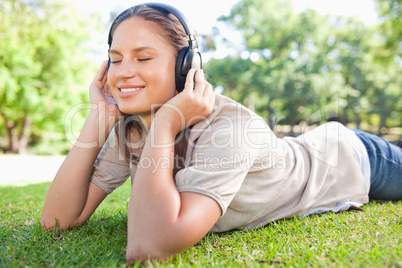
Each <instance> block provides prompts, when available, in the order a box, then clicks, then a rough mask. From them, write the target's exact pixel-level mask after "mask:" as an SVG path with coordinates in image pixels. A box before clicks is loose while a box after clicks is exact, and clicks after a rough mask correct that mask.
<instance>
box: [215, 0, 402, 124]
mask: <svg viewBox="0 0 402 268" xmlns="http://www.w3.org/2000/svg"><path fill="white" fill-rule="evenodd" d="M379 2H381V1H379ZM385 2H387V3H388V4H387V5H385V7H386V8H384V9H383V10H390V9H389V8H388V9H387V7H390V6H392V7H393V9H392V16H388V15H383V16H385V17H387V18H389V17H391V18H392V23H393V24H392V25H393V27H399V28H402V27H401V25H400V21H401V19H400V18H401V17H400V16H399V17H398V16H395V14H399V13H400V7H401V5H400V0H387V1H385ZM395 8H397V9H399V11H395V10H394V9H395ZM398 12H399V13H398ZM382 14H385V13H382ZM220 20H221V21H223V22H225V23H226V24H227V25H229V26H233V27H234V28H235V29H237V30H238V31H239V32H240V33H241V34H242V36H243V37H244V49H243V51H239V53H238V55H235V56H230V57H227V58H225V59H221V60H212V61H210V62H208V65H207V69H209V68H211V69H212V70H211V72H208V73H209V77H210V78H212V82H216V84H215V85H216V86H222V87H223V88H224V92H225V94H226V95H229V96H231V97H232V98H234V99H235V100H237V101H240V102H242V103H243V104H245V105H248V104H249V103H250V102H255V104H256V105H255V106H256V110H257V112H258V113H259V114H261V115H268V123H269V125H270V127H271V128H273V127H274V126H275V124H276V123H277V122H278V121H280V123H281V124H290V125H294V124H300V122H301V121H309V122H308V123H312V122H315V121H317V122H318V121H325V120H333V117H337V118H336V120H339V121H341V122H342V123H344V124H348V123H350V122H353V121H354V123H355V125H356V126H357V127H359V126H360V124H361V121H362V120H365V123H370V124H373V123H374V124H379V129H382V128H383V127H384V126H387V122H388V123H389V124H390V125H395V122H398V118H401V115H400V112H398V109H399V110H400V107H401V105H402V104H401V100H400V99H401V98H400V95H401V86H400V85H401V79H400V78H399V76H398V75H397V74H398V73H400V70H401V66H402V64H401V63H402V60H401V57H400V56H399V54H397V53H394V52H395V51H396V52H398V51H399V52H400V50H401V48H402V45H401V39H400V36H401V35H398V34H396V35H384V33H386V32H390V30H389V29H388V30H385V29H384V27H385V25H388V24H383V25H382V28H380V29H378V28H377V27H376V26H375V25H374V26H370V27H369V26H367V25H364V24H363V23H362V22H361V21H359V20H357V19H353V18H342V17H331V16H323V15H320V14H319V13H317V12H315V11H313V10H306V11H304V12H301V13H295V12H293V10H292V6H291V2H290V1H289V0H242V1H239V2H238V3H237V4H236V5H234V6H233V8H232V10H231V13H230V14H229V15H228V16H223V17H221V18H220ZM396 24H398V26H396ZM382 32H384V33H382ZM396 32H398V30H397V31H396ZM390 36H391V37H392V38H394V39H392V38H390ZM383 40H394V41H395V42H394V41H392V42H394V43H395V44H394V47H398V49H394V50H393V51H394V52H392V53H394V54H392V55H393V57H390V53H391V50H390V49H389V48H388V47H389V41H387V42H384V41H383ZM385 43H386V45H381V44H385ZM399 52H398V53H399ZM334 103H336V111H335V110H334V105H333V104H334ZM326 109H330V110H331V112H330V113H329V114H328V113H326ZM311 115H319V116H318V117H317V118H316V119H314V118H313V117H314V116H311ZM321 115H322V116H321ZM377 115H378V116H377ZM375 118H379V120H374V119H375ZM399 122H400V121H399ZM399 125H401V124H400V123H399Z"/></svg>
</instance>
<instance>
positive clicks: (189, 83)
mask: <svg viewBox="0 0 402 268" xmlns="http://www.w3.org/2000/svg"><path fill="white" fill-rule="evenodd" d="M194 73H195V71H194V69H192V68H191V69H190V71H188V73H187V77H186V83H185V84H184V89H183V91H189V92H192V91H193V89H194Z"/></svg>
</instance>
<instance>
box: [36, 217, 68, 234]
mask: <svg viewBox="0 0 402 268" xmlns="http://www.w3.org/2000/svg"><path fill="white" fill-rule="evenodd" d="M40 224H41V225H42V229H43V230H44V231H50V232H53V231H54V230H61V231H66V230H68V229H69V228H70V225H65V224H60V221H59V220H58V219H57V218H46V217H43V216H42V217H41V218H40Z"/></svg>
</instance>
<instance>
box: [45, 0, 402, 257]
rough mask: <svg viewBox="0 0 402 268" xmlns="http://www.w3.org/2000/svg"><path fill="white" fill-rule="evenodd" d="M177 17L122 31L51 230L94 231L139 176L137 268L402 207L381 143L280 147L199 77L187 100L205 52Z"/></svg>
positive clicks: (357, 139)
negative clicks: (347, 214)
mask: <svg viewBox="0 0 402 268" xmlns="http://www.w3.org/2000/svg"><path fill="white" fill-rule="evenodd" d="M166 8H168V9H169V7H166ZM170 11H171V10H170ZM173 13H174V12H173ZM177 16H178V15H177V14H176V15H173V14H171V13H169V12H166V10H165V9H164V8H163V6H162V8H161V6H155V5H149V4H143V5H139V6H135V7H132V8H130V9H128V10H126V11H124V12H123V13H122V14H120V15H119V16H118V17H117V18H116V20H115V21H114V23H113V25H112V26H111V30H110V36H109V44H110V50H109V58H110V66H109V67H108V64H107V63H106V62H105V63H104V64H103V65H102V66H101V67H100V69H99V71H98V73H97V74H96V76H95V78H94V80H93V82H92V84H91V86H90V92H89V94H90V100H91V103H92V104H93V108H92V110H91V111H90V113H89V114H88V117H87V119H86V122H85V125H84V127H83V129H82V132H81V134H80V136H79V138H78V140H77V142H76V144H75V145H74V147H73V148H72V149H71V151H70V153H69V154H68V156H67V157H66V159H65V161H64V163H63V164H62V166H61V167H60V170H59V171H58V173H57V175H56V177H55V179H54V181H53V182H52V184H51V186H50V189H49V192H48V194H47V197H46V201H45V204H44V208H43V212H42V217H41V223H42V225H43V226H44V227H45V228H47V229H50V230H53V229H54V228H55V227H56V226H57V227H58V228H60V229H62V230H66V229H68V228H73V227H78V226H80V225H82V224H84V223H85V222H86V221H87V220H88V219H89V218H90V217H91V215H92V214H93V213H94V211H95V210H96V208H97V207H98V206H99V204H100V203H101V202H102V200H104V198H105V197H106V196H107V195H108V194H110V193H111V192H112V191H113V190H114V189H116V188H117V187H119V186H120V185H122V184H123V183H124V182H125V181H126V180H127V178H128V177H130V176H131V180H132V190H131V195H130V202H129V207H128V225H127V226H128V227H127V229H128V237H127V254H126V258H127V260H128V261H130V262H132V261H136V260H147V259H164V258H167V257H170V256H175V255H177V254H179V253H181V252H183V251H184V250H186V249H188V248H189V247H191V246H192V245H194V244H195V243H197V242H198V241H199V240H200V239H202V238H203V236H205V235H206V234H207V233H208V232H209V231H210V230H212V231H215V232H222V231H227V230H232V229H250V228H257V227H261V226H263V225H265V224H267V223H269V222H271V221H275V220H278V219H282V218H286V217H293V216H295V215H296V216H304V215H309V214H312V213H321V212H324V211H343V210H347V209H350V208H351V207H359V206H361V205H363V204H364V203H367V202H368V201H369V196H370V198H373V199H385V200H400V199H402V178H401V174H402V165H401V163H402V153H401V149H400V148H398V147H396V146H394V145H391V144H389V143H387V142H386V141H384V140H383V139H381V138H378V137H376V136H373V135H371V134H368V133H364V132H362V131H358V130H354V131H352V130H350V129H347V128H346V127H344V126H343V125H341V124H338V123H327V124H323V125H321V126H319V127H317V128H316V129H315V130H312V131H310V132H307V133H304V134H303V135H301V136H299V137H297V138H292V137H285V138H283V139H279V138H276V137H275V135H274V134H273V132H272V131H271V130H270V129H269V128H268V126H267V125H266V124H265V122H264V120H263V119H262V118H261V117H259V116H257V115H256V114H255V113H253V112H251V111H249V110H248V109H246V108H245V107H243V106H241V105H240V104H238V103H236V102H234V101H233V100H231V99H229V98H227V97H224V96H221V95H216V94H214V93H213V91H212V86H211V85H210V84H209V83H208V82H207V81H206V80H205V77H204V74H203V71H202V70H198V71H196V70H194V68H191V70H190V71H189V72H188V74H187V78H186V80H185V85H184V89H183V90H182V91H181V88H180V87H181V85H180V81H178V80H180V78H176V76H177V75H175V72H177V68H180V66H179V67H176V61H177V58H178V57H179V58H180V57H181V54H179V53H180V51H181V50H182V49H183V48H184V47H186V46H188V44H189V42H190V43H191V46H192V49H193V50H194V51H193V52H194V53H195V54H196V53H197V51H196V44H195V40H190V41H189V37H188V33H187V32H186V31H185V29H184V27H183V23H180V22H179V20H178V19H177ZM190 39H193V38H192V37H191V38H190ZM196 56H197V55H195V56H194V57H196ZM197 64H198V63H197V60H195V62H194V63H193V67H194V66H195V68H197V67H198V66H197ZM188 69H190V67H188ZM109 90H110V91H111V94H112V96H113V99H114V101H115V103H116V104H113V103H110V102H107V100H106V98H105V95H104V92H107V91H109Z"/></svg>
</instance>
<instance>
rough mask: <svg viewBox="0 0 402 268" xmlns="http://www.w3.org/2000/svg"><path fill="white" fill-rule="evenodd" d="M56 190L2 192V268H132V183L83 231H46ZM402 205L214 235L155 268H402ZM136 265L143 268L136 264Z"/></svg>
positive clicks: (109, 200) (38, 187) (42, 186)
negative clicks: (47, 204)
mask: <svg viewBox="0 0 402 268" xmlns="http://www.w3.org/2000/svg"><path fill="white" fill-rule="evenodd" d="M48 187H49V183H43V184H34V185H29V186H24V187H9V186H7V187H5V186H0V200H1V201H0V215H1V220H0V239H1V240H0V242H1V243H0V264H1V266H2V267H52V266H55V267H95V266H96V267H125V266H126V262H125V256H124V255H125V245H126V222H127V205H128V196H129V192H130V185H129V182H127V183H126V184H124V185H123V187H120V188H119V189H117V190H116V191H115V192H114V193H113V194H111V195H110V196H108V198H107V199H106V200H105V201H104V202H103V203H102V205H101V206H100V208H99V209H98V210H97V212H95V214H94V215H93V216H92V218H91V219H90V220H89V221H88V222H87V224H85V225H84V226H83V227H81V228H77V229H73V230H69V231H65V232H53V233H50V232H44V231H42V229H41V226H40V224H39V217H40V212H41V208H42V205H43V201H44V198H45V195H46V192H47V189H48ZM401 216H402V202H372V203H370V204H368V205H365V206H364V211H350V212H343V213H339V214H335V213H325V214H321V215H313V216H309V217H305V218H293V219H286V220H281V221H278V222H275V223H271V224H269V225H268V226H266V227H264V228H260V229H258V230H253V231H234V232H226V233H220V234H218V233H210V234H208V235H207V236H206V237H205V238H204V239H202V240H201V241H200V242H199V243H198V244H197V245H195V246H194V247H192V248H190V249H188V250H187V251H186V252H184V253H183V254H181V255H179V256H178V257H177V258H176V259H169V260H167V261H164V262H160V263H158V262H155V261H154V262H148V263H147V265H146V266H148V267H177V266H181V267H184V266H186V267H211V266H215V267H229V266H230V267H271V266H274V267H306V266H317V267H402V243H401V237H402V217H401ZM135 266H139V265H138V264H136V265H135Z"/></svg>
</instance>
